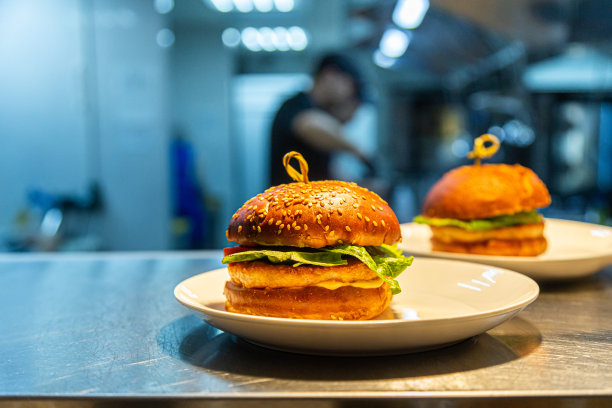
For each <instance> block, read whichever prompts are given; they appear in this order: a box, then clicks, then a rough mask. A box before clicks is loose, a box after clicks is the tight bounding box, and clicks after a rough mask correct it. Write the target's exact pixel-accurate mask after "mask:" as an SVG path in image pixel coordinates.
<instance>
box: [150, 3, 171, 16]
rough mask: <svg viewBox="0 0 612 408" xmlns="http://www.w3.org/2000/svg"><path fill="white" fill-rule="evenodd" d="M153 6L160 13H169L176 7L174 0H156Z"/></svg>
mask: <svg viewBox="0 0 612 408" xmlns="http://www.w3.org/2000/svg"><path fill="white" fill-rule="evenodd" d="M153 7H154V8H155V11H157V12H158V13H159V14H167V13H169V12H171V11H172V9H174V0H155V1H154V2H153Z"/></svg>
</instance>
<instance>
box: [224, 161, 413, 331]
mask: <svg viewBox="0 0 612 408" xmlns="http://www.w3.org/2000/svg"><path fill="white" fill-rule="evenodd" d="M291 154H292V156H289V158H288V159H287V157H288V156H285V160H284V161H285V163H286V164H285V167H287V168H288V172H289V173H290V175H291V174H292V172H290V171H289V167H288V161H289V160H290V159H291V158H292V157H297V158H298V160H301V161H300V166H301V167H303V172H302V176H301V178H300V177H296V176H295V175H294V179H296V182H293V183H289V184H281V185H278V186H275V187H271V188H269V189H267V190H266V191H264V192H263V193H261V194H258V195H257V196H255V197H253V198H251V199H250V200H248V201H247V202H246V203H244V205H243V206H242V207H240V208H239V209H238V210H237V211H236V213H235V214H234V215H233V217H232V219H231V221H230V223H229V227H228V229H227V232H226V235H227V239H228V241H230V242H234V243H237V244H239V245H238V246H233V247H228V248H225V250H224V254H225V256H224V258H223V260H222V262H223V263H225V264H227V265H228V268H227V269H228V272H229V278H230V279H229V280H228V281H227V282H226V284H225V289H224V295H225V297H226V304H225V308H226V310H227V311H230V312H236V313H243V314H250V315H258V316H270V317H283V318H295V319H321V320H365V319H372V318H374V317H376V316H378V315H380V314H381V313H382V312H383V311H384V310H385V309H386V308H387V307H388V305H389V303H390V301H391V298H392V296H393V294H396V293H399V291H400V288H399V285H398V282H397V281H396V280H395V278H396V277H397V276H398V275H399V274H400V273H401V272H402V271H404V269H406V268H407V267H408V266H409V265H410V264H411V263H412V257H405V256H403V255H402V253H401V251H400V250H398V249H397V248H396V247H395V244H396V243H397V242H398V241H400V239H401V232H400V227H399V223H398V221H397V217H396V216H395V214H394V212H393V211H392V210H391V208H390V207H389V205H388V204H387V203H386V202H385V201H384V200H382V199H381V198H380V197H379V196H378V195H377V194H375V193H373V192H371V191H369V190H367V189H365V188H362V187H359V186H358V185H356V184H355V183H349V182H343V181H330V180H325V181H311V182H309V181H308V179H307V175H306V174H304V173H305V172H306V173H307V165H306V164H305V161H304V160H303V158H302V157H301V155H299V153H295V152H292V153H291ZM304 169H305V172H304ZM291 170H293V168H291Z"/></svg>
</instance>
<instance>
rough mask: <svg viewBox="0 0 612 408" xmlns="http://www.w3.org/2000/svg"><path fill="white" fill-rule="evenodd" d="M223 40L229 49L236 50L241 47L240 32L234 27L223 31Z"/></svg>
mask: <svg viewBox="0 0 612 408" xmlns="http://www.w3.org/2000/svg"><path fill="white" fill-rule="evenodd" d="M221 40H222V41H223V44H225V45H226V46H227V47H230V48H234V47H237V46H238V45H240V31H238V30H237V29H235V28H234V27H229V28H226V29H225V30H223V34H221Z"/></svg>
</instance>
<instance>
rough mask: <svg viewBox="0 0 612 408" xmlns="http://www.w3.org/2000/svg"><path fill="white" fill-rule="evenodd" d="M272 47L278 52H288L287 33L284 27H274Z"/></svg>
mask: <svg viewBox="0 0 612 408" xmlns="http://www.w3.org/2000/svg"><path fill="white" fill-rule="evenodd" d="M274 34H275V35H274V46H275V47H276V49H277V50H279V51H289V50H290V49H291V47H289V42H288V38H289V31H287V29H286V28H285V27H276V28H275V29H274Z"/></svg>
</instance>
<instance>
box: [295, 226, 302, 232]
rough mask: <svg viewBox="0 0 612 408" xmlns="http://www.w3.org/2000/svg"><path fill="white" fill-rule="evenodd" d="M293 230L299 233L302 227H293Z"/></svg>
mask: <svg viewBox="0 0 612 408" xmlns="http://www.w3.org/2000/svg"><path fill="white" fill-rule="evenodd" d="M293 229H294V230H296V231H299V230H301V229H302V227H300V226H299V225H296V226H295V227H293Z"/></svg>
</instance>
